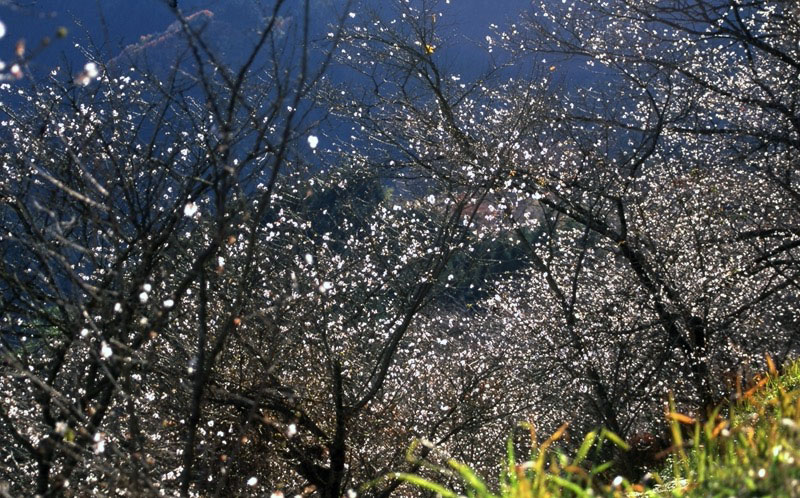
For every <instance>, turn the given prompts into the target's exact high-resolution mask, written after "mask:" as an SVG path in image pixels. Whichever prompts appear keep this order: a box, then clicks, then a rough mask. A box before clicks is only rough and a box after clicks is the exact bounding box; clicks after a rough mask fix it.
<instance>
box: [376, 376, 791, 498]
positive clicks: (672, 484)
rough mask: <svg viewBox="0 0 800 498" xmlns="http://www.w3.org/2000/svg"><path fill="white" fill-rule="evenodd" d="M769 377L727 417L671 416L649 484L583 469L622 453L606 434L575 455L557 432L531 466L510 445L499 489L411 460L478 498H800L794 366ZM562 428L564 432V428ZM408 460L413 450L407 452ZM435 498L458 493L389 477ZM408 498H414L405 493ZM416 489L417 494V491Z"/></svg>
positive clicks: (453, 465)
mask: <svg viewBox="0 0 800 498" xmlns="http://www.w3.org/2000/svg"><path fill="white" fill-rule="evenodd" d="M768 366H769V371H770V372H771V373H770V374H767V375H764V376H763V377H762V378H761V379H760V380H759V381H758V382H756V384H755V386H754V387H752V388H751V389H750V390H748V391H746V392H744V393H742V396H741V399H742V401H741V402H739V403H736V404H735V405H733V406H731V407H730V408H729V409H728V410H727V412H728V413H727V414H726V416H725V417H722V416H718V417H716V418H714V419H712V420H710V421H708V422H706V423H697V422H694V421H692V420H690V419H689V418H688V417H686V416H684V415H681V414H678V413H674V412H673V413H671V414H670V416H669V419H670V420H669V421H670V426H671V430H672V438H673V446H672V448H670V455H669V457H668V458H667V459H666V461H665V465H664V467H663V468H662V469H661V471H660V472H658V473H654V474H653V475H652V479H650V483H649V484H648V485H647V486H644V485H642V484H640V483H629V482H627V481H626V480H625V479H623V478H621V477H616V478H611V480H610V482H609V479H610V478H609V476H608V472H609V469H610V468H611V463H605V464H600V465H594V464H589V463H588V462H589V460H588V458H587V457H588V456H590V455H591V454H594V453H595V452H596V451H597V450H598V446H602V445H604V444H605V445H608V444H615V445H617V446H620V447H625V446H626V445H625V443H624V442H622V441H620V440H619V438H617V437H616V436H615V435H613V434H610V433H608V432H606V431H600V432H592V433H589V434H587V435H586V437H585V439H584V444H583V445H582V446H581V448H580V449H579V450H578V452H577V453H576V454H575V455H570V456H568V455H564V454H562V453H559V452H557V451H555V450H553V449H552V443H553V442H554V441H556V440H557V439H558V438H559V437H560V436H561V433H562V432H563V430H560V431H559V432H556V434H554V435H553V436H551V437H550V438H549V439H547V440H546V441H544V442H542V443H541V444H539V445H537V446H535V448H534V451H533V454H532V455H531V458H530V460H527V461H524V462H519V461H518V460H517V459H516V458H515V456H514V454H513V451H512V450H511V448H510V446H509V450H508V459H507V462H506V465H505V470H504V472H503V474H502V475H501V477H500V483H499V485H487V484H484V482H485V481H483V480H482V479H480V478H479V477H478V476H476V475H474V474H473V473H472V471H471V470H470V469H469V468H468V467H466V466H463V465H461V464H459V463H458V462H455V461H450V462H448V466H446V467H437V466H435V465H433V464H431V463H429V462H422V461H417V462H416V463H418V464H420V465H421V466H422V467H423V468H426V469H427V472H433V473H434V474H433V475H436V476H438V477H436V478H435V480H437V481H438V482H453V481H454V480H457V481H459V482H460V483H461V487H462V488H463V489H460V490H459V491H460V492H461V493H466V494H467V495H468V496H474V497H476V498H479V497H480V498H493V497H502V498H528V497H531V498H533V497H543V496H798V497H800V361H798V362H795V363H792V364H790V365H789V366H788V367H786V368H785V369H784V372H783V373H782V374H780V375H779V374H778V372H777V371H775V369H774V367H773V366H772V363H771V361H768ZM562 429H564V428H562ZM410 454H413V449H412V451H411V452H410ZM387 478H399V479H403V480H405V481H407V482H408V483H409V484H408V486H417V487H420V488H423V489H427V490H429V491H433V492H435V493H437V494H439V495H441V496H445V497H452V498H456V497H458V496H459V493H457V492H455V491H452V490H451V489H449V488H447V487H445V486H444V485H441V484H438V483H437V482H434V481H431V480H427V479H423V478H421V477H419V476H416V475H409V474H393V475H391V476H387ZM407 491H408V492H409V493H411V494H417V493H415V492H414V491H413V489H412V488H411V487H409V488H408V489H407ZM419 491H421V490H417V492H419Z"/></svg>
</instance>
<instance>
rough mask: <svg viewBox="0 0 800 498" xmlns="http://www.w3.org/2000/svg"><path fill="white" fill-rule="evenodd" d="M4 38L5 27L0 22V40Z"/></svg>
mask: <svg viewBox="0 0 800 498" xmlns="http://www.w3.org/2000/svg"><path fill="white" fill-rule="evenodd" d="M4 36H6V25H5V24H3V21H0V38H2V37H4Z"/></svg>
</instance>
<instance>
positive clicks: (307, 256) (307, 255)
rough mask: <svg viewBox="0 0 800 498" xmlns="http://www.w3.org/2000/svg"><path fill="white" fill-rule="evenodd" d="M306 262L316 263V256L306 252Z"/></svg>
mask: <svg viewBox="0 0 800 498" xmlns="http://www.w3.org/2000/svg"><path fill="white" fill-rule="evenodd" d="M306 263H308V264H310V265H313V264H314V256H312V255H310V254H306Z"/></svg>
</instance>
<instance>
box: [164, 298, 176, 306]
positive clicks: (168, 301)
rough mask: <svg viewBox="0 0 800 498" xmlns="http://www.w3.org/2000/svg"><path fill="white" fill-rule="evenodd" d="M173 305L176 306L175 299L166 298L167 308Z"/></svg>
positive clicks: (165, 304)
mask: <svg viewBox="0 0 800 498" xmlns="http://www.w3.org/2000/svg"><path fill="white" fill-rule="evenodd" d="M173 306H175V301H173V300H172V299H165V300H164V307H165V308H172V307H173Z"/></svg>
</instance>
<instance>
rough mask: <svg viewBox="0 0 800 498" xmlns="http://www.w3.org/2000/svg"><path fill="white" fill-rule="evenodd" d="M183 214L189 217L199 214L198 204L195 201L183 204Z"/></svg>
mask: <svg viewBox="0 0 800 498" xmlns="http://www.w3.org/2000/svg"><path fill="white" fill-rule="evenodd" d="M183 214H184V216H188V217H189V218H191V217H192V216H194V215H195V214H197V204H195V203H194V202H187V203H186V205H185V206H183Z"/></svg>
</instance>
